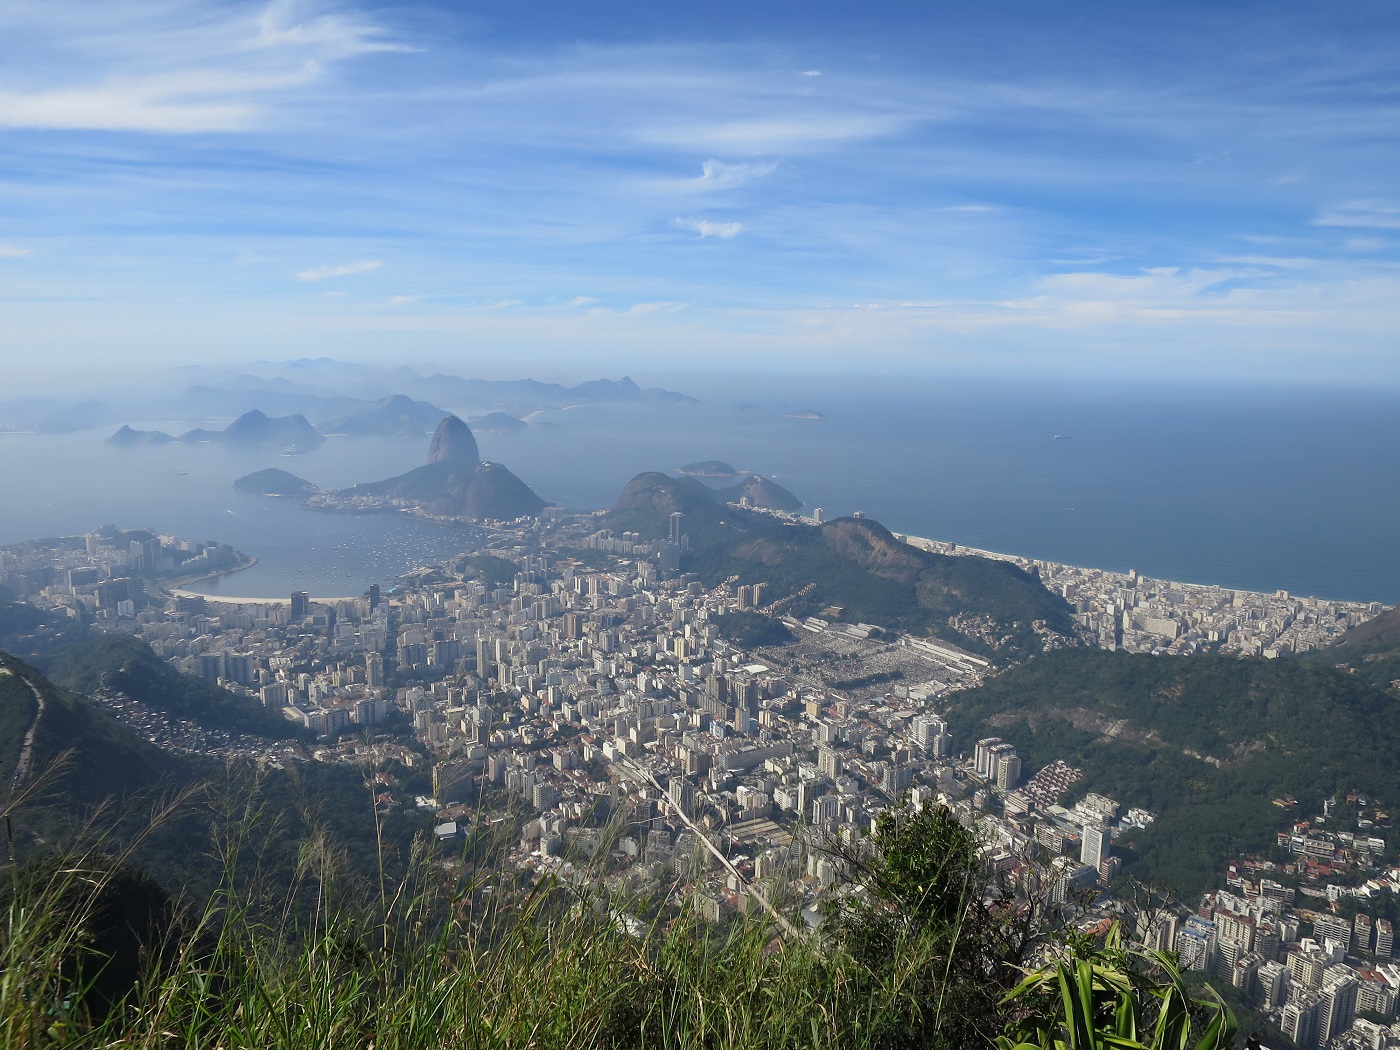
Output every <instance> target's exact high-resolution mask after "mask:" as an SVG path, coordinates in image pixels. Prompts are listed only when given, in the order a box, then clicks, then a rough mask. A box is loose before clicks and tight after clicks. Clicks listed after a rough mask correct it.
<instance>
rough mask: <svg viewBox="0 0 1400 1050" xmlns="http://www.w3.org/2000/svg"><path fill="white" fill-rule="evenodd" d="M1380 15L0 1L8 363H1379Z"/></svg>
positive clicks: (1156, 373)
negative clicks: (1, 4)
mask: <svg viewBox="0 0 1400 1050" xmlns="http://www.w3.org/2000/svg"><path fill="white" fill-rule="evenodd" d="M1398 37H1400V11H1397V9H1396V8H1395V7H1394V6H1393V5H1386V4H1382V3H1375V2H1370V3H1361V4H1356V5H1348V6H1347V7H1346V8H1345V9H1336V8H1325V9H1324V8H1317V7H1315V6H1313V5H1305V4H1302V3H1284V4H1268V5H1264V4H1262V3H1249V4H1244V5H1232V6H1231V7H1230V8H1229V9H1228V10H1220V9H1218V8H1217V7H1216V6H1215V5H1205V4H1190V3H1188V4H1177V5H1172V6H1171V7H1170V8H1160V7H1157V6H1149V5H1136V4H1130V5H1123V4H1114V5H1109V4H1101V3H1095V4H1078V5H1073V6H1072V7H1064V8H1061V9H1058V10H1055V9H1050V8H1026V7H1024V6H1016V5H998V4H991V5H977V6H976V7H975V8H972V7H967V8H948V9H944V10H937V9H928V10H918V11H910V10H898V11H890V10H879V11H849V10H845V9H842V8H839V7H837V6H836V5H823V4H804V5H802V6H801V7H798V6H796V5H780V6H776V7H766V8H765V9H764V10H762V11H751V10H746V9H740V8H738V7H737V6H733V7H725V6H720V7H710V8H707V9H706V10H705V11H704V12H699V11H696V12H678V11H670V10H647V11H637V10H632V9H630V8H624V7H622V6H620V5H605V6H601V7H598V6H595V7H591V8H589V9H588V10H587V11H586V12H584V11H580V10H577V9H575V8H573V7H571V6H568V5H562V4H553V3H550V4H541V5H536V6H535V7H532V8H530V9H529V10H525V9H522V8H519V7H518V6H516V5H504V4H491V3H483V4H477V5H473V6H472V7H471V8H470V9H469V10H463V9H460V8H458V7H456V6H453V5H433V4H420V5H413V6H398V5H386V6H378V7H359V6H350V5H347V4H343V3H338V2H334V0H326V2H310V0H308V2H284V0H274V2H271V3H266V2H258V3H242V2H230V3H216V2H209V0H172V2H161V3H157V2H154V0H138V2H135V3H131V4H123V5H120V8H116V7H112V6H110V5H97V4H81V3H70V4H59V5H54V4H38V3H15V4H10V5H6V7H5V9H4V10H3V11H0V69H2V70H3V73H0V135H3V136H4V139H5V144H6V159H5V161H4V163H3V166H0V172H3V174H0V288H2V289H3V292H0V319H3V322H4V328H5V331H6V348H7V355H6V357H7V362H6V363H7V366H8V369H9V375H8V380H9V381H8V384H7V386H8V389H10V390H12V391H30V392H32V391H34V390H36V389H43V388H45V387H46V385H48V381H47V380H46V379H45V377H46V376H48V375H51V374H52V373H54V372H56V371H67V372H69V373H71V372H73V371H75V370H76V371H80V372H82V373H83V374H85V375H87V376H89V377H92V378H93V379H95V380H97V381H102V382H105V381H107V380H108V379H109V377H111V376H113V375H121V374H126V375H131V374H133V373H137V374H139V373H140V372H142V371H143V370H146V369H153V368H161V367H166V366H169V365H173V364H179V363H183V362H190V361H199V362H201V363H208V364H227V363H233V362H237V361H244V360H248V359H254V358H263V359H275V360H284V359H295V358H301V357H319V356H321V355H330V356H334V357H336V358H339V359H350V360H362V361H372V362H376V363H380V364H385V365H389V364H397V363H399V362H404V361H406V362H409V363H427V362H437V363H439V367H445V368H447V369H448V370H450V371H452V372H455V373H456V374H459V375H469V376H488V377H500V378H507V377H517V376H527V375H537V376H538V377H539V378H542V379H555V378H562V379H563V380H564V381H568V378H567V377H569V376H577V377H579V378H592V377H594V376H596V375H612V376H619V375H621V374H623V373H624V372H633V373H644V374H646V375H647V376H649V377H651V376H654V377H661V378H660V379H655V380H649V381H659V382H673V381H674V380H668V379H666V378H665V377H670V376H677V375H683V374H685V373H687V372H695V373H698V374H703V373H704V372H706V371H707V370H711V369H713V370H715V371H719V372H730V373H736V372H737V373H743V372H754V373H765V374H769V375H782V374H783V373H785V372H787V371H796V370H801V371H811V372H818V373H822V374H831V375H835V374H841V373H865V374H876V375H883V376H889V377H900V376H908V375H913V376H958V377H973V376H982V377H993V378H995V377H1011V378H1025V379H1034V378H1037V377H1039V378H1062V379H1067V380H1070V381H1082V382H1139V381H1141V382H1156V381H1161V380H1171V381H1180V382H1188V383H1196V384H1203V385H1210V384H1244V385H1251V384H1256V383H1294V384H1297V383H1304V384H1306V383H1325V384H1329V385H1343V386H1346V385H1351V386H1375V385H1380V386H1385V387H1400V359H1397V355H1396V354H1395V352H1394V351H1395V342H1394V340H1395V336H1394V333H1395V332H1396V331H1397V329H1398V328H1400V326H1398V325H1397V321H1400V274H1398V273H1397V267H1400V251H1397V247H1400V241H1397V237H1398V236H1400V197H1398V196H1397V195H1396V193H1395V189H1394V174H1393V173H1394V171H1395V170H1397V169H1398V168H1400V157H1397V152H1400V150H1397V146H1398V145H1400V143H1397V137H1396V136H1395V134H1394V128H1395V126H1396V123H1395V121H1396V112H1395V98H1396V88H1397V86H1400V78H1397V74H1396V70H1395V66H1394V62H1393V55H1394V54H1395V53H1396V50H1397V44H1400V39H1397V38H1398ZM642 381H643V380H642V379H639V382H642Z"/></svg>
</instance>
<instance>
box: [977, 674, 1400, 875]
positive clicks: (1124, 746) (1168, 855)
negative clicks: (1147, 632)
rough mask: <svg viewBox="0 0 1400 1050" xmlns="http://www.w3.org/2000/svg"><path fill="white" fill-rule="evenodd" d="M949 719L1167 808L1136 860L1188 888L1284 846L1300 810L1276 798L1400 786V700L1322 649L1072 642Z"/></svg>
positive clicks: (1304, 800)
mask: <svg viewBox="0 0 1400 1050" xmlns="http://www.w3.org/2000/svg"><path fill="white" fill-rule="evenodd" d="M949 718H950V720H951V721H952V722H953V725H954V728H955V730H956V732H957V733H958V735H959V738H960V740H961V741H962V749H963V750H967V749H969V748H970V746H971V741H973V740H976V739H978V738H980V737H983V736H993V735H995V736H1000V737H1003V738H1005V739H1006V740H1008V741H1010V742H1012V743H1014V744H1015V745H1016V746H1017V749H1018V750H1019V751H1020V753H1021V756H1022V761H1023V763H1024V764H1025V770H1026V773H1027V775H1030V774H1032V773H1034V772H1035V771H1036V770H1037V769H1039V768H1040V767H1042V766H1044V765H1046V764H1048V763H1050V762H1052V761H1053V760H1055V759H1057V758H1063V759H1064V760H1065V761H1067V762H1069V763H1070V764H1071V765H1074V766H1078V767H1080V768H1082V769H1083V770H1084V771H1085V774H1086V777H1085V780H1083V781H1081V782H1080V784H1079V785H1077V787H1076V790H1077V791H1078V792H1079V793H1080V794H1082V793H1083V792H1085V791H1090V790H1092V791H1099V792H1101V793H1104V794H1107V795H1109V796H1111V797H1113V798H1115V799H1117V800H1118V801H1119V802H1121V803H1122V804H1123V805H1124V806H1141V807H1143V808H1145V809H1148V810H1151V811H1152V812H1154V813H1156V814H1157V815H1158V820H1157V821H1156V823H1154V824H1153V825H1151V827H1149V828H1148V829H1147V830H1145V831H1142V832H1136V833H1133V834H1132V835H1131V836H1130V837H1127V838H1125V839H1124V840H1123V841H1124V844H1125V845H1127V846H1129V847H1130V848H1131V849H1130V852H1129V853H1128V859H1129V861H1130V862H1131V863H1132V865H1133V866H1134V868H1135V869H1136V871H1135V873H1136V874H1138V875H1139V876H1140V877H1150V878H1155V879H1158V880H1160V881H1164V882H1165V883H1168V884H1170V885H1174V886H1176V887H1177V888H1179V889H1180V890H1181V891H1182V892H1183V893H1184V894H1188V895H1189V894H1190V893H1192V892H1195V891H1197V890H1200V889H1202V888H1203V887H1204V886H1205V885H1206V884H1208V883H1210V882H1212V881H1213V880H1215V879H1216V878H1217V877H1218V875H1219V872H1220V870H1221V865H1222V864H1223V862H1224V861H1225V860H1226V859H1227V858H1229V857H1230V856H1231V855H1233V854H1235V853H1236V852H1257V851H1263V850H1266V849H1268V848H1269V847H1270V845H1271V844H1272V842H1273V836H1274V833H1275V831H1277V830H1278V829H1279V828H1280V827H1283V826H1285V825H1286V823H1287V822H1288V820H1289V814H1288V812H1287V811H1285V810H1282V809H1280V808H1278V807H1276V806H1274V805H1273V803H1272V800H1273V799H1275V798H1279V797H1282V796H1287V795H1291V796H1293V797H1295V798H1297V799H1298V800H1299V802H1300V803H1301V806H1300V807H1299V809H1300V811H1301V812H1303V813H1312V812H1315V811H1316V809H1317V807H1318V805H1319V803H1320V801H1321V800H1322V799H1323V798H1324V797H1331V796H1334V795H1335V794H1336V793H1338V792H1339V791H1346V790H1348V789H1352V788H1355V789H1359V790H1361V791H1363V792H1366V793H1368V794H1370V795H1371V796H1372V797H1374V798H1377V799H1380V800H1384V801H1392V800H1394V799H1395V797H1396V794H1397V781H1396V779H1395V758H1394V756H1395V754H1396V749H1397V747H1400V704H1397V703H1396V702H1395V700H1394V698H1393V697H1391V696H1389V695H1387V694H1386V693H1385V692H1383V691H1382V690H1379V689H1377V688H1376V687H1374V686H1373V685H1371V684H1369V683H1368V682H1366V681H1364V680H1362V679H1360V678H1359V677H1357V676H1355V675H1351V674H1348V673H1346V672H1345V671H1343V670H1338V669H1336V668H1333V667H1330V666H1326V665H1323V664H1319V663H1315V662H1310V661H1303V660H1263V659H1237V658H1234V657H1226V656H1192V657H1180V658H1177V657H1171V658H1167V657H1155V656H1148V655H1140V654H1128V653H1108V652H1103V651H1101V650H1097V649H1065V650H1060V651H1057V652H1052V653H1046V654H1044V655H1043V656H1040V657H1038V658H1036V659H1035V660H1032V661H1030V662H1028V663H1026V664H1024V665H1022V666H1020V667H1016V668H1013V669H1011V670H1010V671H1008V672H1006V673H1005V674H1003V675H1001V676H999V677H997V678H995V679H993V680H991V681H989V682H988V683H987V684H986V685H984V686H982V687H980V688H978V689H973V690H969V691H967V692H963V693H957V694H955V695H953V696H952V697H950V699H949ZM1386 834H1390V833H1389V832H1387V833H1386Z"/></svg>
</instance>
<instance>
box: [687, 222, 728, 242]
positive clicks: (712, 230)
mask: <svg viewBox="0 0 1400 1050" xmlns="http://www.w3.org/2000/svg"><path fill="white" fill-rule="evenodd" d="M676 225H677V226H684V227H685V228H686V229H687V230H694V231H695V232H696V233H698V234H699V235H700V236H701V237H718V238H720V239H721V240H725V241H728V240H732V239H733V238H735V237H737V236H739V234H740V233H742V232H743V229H744V224H743V223H742V222H712V221H710V220H709V219H677V220H676Z"/></svg>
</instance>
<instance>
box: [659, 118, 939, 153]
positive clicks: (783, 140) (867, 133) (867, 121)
mask: <svg viewBox="0 0 1400 1050" xmlns="http://www.w3.org/2000/svg"><path fill="white" fill-rule="evenodd" d="M911 121H912V118H911V117H910V116H906V115H899V114H880V113H839V112H837V113H817V114H811V115H793V116H780V117H757V118H754V119H746V120H730V121H725V122H722V123H717V124H690V125H682V126H679V127H664V128H654V129H652V130H650V131H646V132H643V133H642V136H641V137H642V138H643V140H645V141H650V142H656V143H665V144H669V145H684V146H689V147H692V148H696V147H698V148H707V147H708V148H710V149H721V150H730V151H734V152H741V153H751V154H752V153H766V154H769V155H772V154H780V155H781V154H801V153H809V152H814V151H822V150H828V149H834V148H836V147H838V146H843V145H846V144H848V143H852V142H860V141H862V140H866V139H875V138H882V137H885V136H890V135H895V134H898V133H899V132H902V131H904V130H905V129H907V128H908V127H909V125H910V123H911Z"/></svg>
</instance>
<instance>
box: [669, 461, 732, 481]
mask: <svg viewBox="0 0 1400 1050" xmlns="http://www.w3.org/2000/svg"><path fill="white" fill-rule="evenodd" d="M676 473H677V474H689V475H690V476H691V477H695V478H736V477H738V476H739V475H740V474H741V473H742V471H738V470H735V469H734V468H733V467H731V466H730V465H729V464H728V463H725V462H723V461H722V460H718V459H702V460H701V461H700V462H699V463H687V464H686V465H685V466H683V467H677V468H676Z"/></svg>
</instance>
